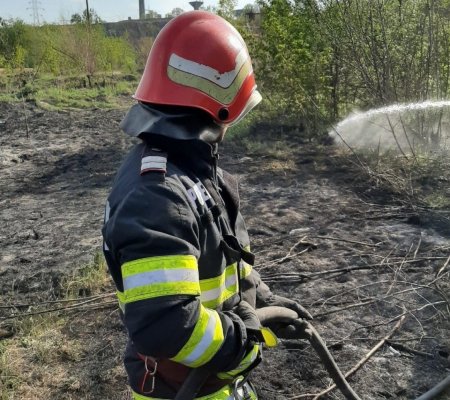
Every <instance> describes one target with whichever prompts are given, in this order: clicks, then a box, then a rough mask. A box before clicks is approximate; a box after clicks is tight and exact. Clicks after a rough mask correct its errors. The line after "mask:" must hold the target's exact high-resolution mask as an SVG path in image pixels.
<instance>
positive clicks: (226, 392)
mask: <svg viewBox="0 0 450 400" xmlns="http://www.w3.org/2000/svg"><path fill="white" fill-rule="evenodd" d="M249 389H250V388H249ZM249 395H250V399H251V400H257V396H256V393H255V392H253V390H251V389H250V390H249ZM132 396H133V400H165V399H160V398H159V397H147V396H143V395H141V394H139V393H136V392H132ZM195 400H237V399H236V398H235V397H234V395H233V389H232V388H231V387H230V386H229V385H227V386H225V387H223V388H222V389H220V390H218V391H217V392H214V393H211V394H208V395H206V396H202V397H196V398H195Z"/></svg>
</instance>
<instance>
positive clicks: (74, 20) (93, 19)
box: [70, 8, 103, 24]
mask: <svg viewBox="0 0 450 400" xmlns="http://www.w3.org/2000/svg"><path fill="white" fill-rule="evenodd" d="M88 17H89V22H90V23H91V24H100V23H102V22H103V21H102V19H101V18H100V17H99V16H98V14H97V12H96V11H95V10H94V9H93V8H90V9H89V16H88V14H87V12H86V10H84V11H83V12H82V13H81V14H78V13H77V14H72V16H71V17H70V23H71V24H85V23H86V22H88Z"/></svg>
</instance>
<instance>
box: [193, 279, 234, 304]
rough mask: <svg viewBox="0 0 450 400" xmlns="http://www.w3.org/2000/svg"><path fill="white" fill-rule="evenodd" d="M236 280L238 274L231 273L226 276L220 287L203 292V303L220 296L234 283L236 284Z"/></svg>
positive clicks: (201, 296)
mask: <svg viewBox="0 0 450 400" xmlns="http://www.w3.org/2000/svg"><path fill="white" fill-rule="evenodd" d="M236 282H237V277H236V275H231V276H229V277H228V278H226V280H225V284H223V285H221V286H220V287H218V288H216V289H211V290H206V291H204V292H202V294H201V295H200V298H201V301H202V303H203V302H206V301H210V300H215V299H218V298H220V295H221V294H222V293H223V292H224V291H225V289H226V288H229V287H230V286H232V285H235V284H236Z"/></svg>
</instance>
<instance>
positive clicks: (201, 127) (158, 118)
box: [120, 103, 220, 140]
mask: <svg viewBox="0 0 450 400" xmlns="http://www.w3.org/2000/svg"><path fill="white" fill-rule="evenodd" d="M120 127H121V128H122V130H123V131H124V132H125V133H126V134H128V135H130V136H132V137H142V136H146V135H148V134H152V135H160V136H164V137H167V138H171V139H177V140H193V139H198V138H200V137H201V136H203V137H208V136H213V137H214V136H217V135H218V134H219V133H220V132H219V131H220V127H219V126H218V125H216V124H215V123H214V122H213V120H212V119H208V118H205V114H204V112H202V111H201V110H195V109H189V108H186V107H163V106H156V105H151V104H144V103H137V104H135V105H133V106H132V107H131V108H130V109H129V110H128V112H127V114H126V115H125V117H124V119H123V120H122V122H121V123H120Z"/></svg>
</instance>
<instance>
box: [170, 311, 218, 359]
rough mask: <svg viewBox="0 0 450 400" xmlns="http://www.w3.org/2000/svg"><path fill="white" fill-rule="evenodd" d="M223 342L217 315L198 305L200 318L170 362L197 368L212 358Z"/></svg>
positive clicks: (215, 312)
mask: <svg viewBox="0 0 450 400" xmlns="http://www.w3.org/2000/svg"><path fill="white" fill-rule="evenodd" d="M223 340H224V336H223V329H222V321H221V320H220V317H219V314H218V313H217V311H214V310H209V309H207V308H205V307H203V306H202V305H200V317H199V319H198V321H197V323H196V325H195V328H194V331H193V332H192V335H191V337H190V338H189V340H188V341H187V343H186V344H185V345H184V346H183V348H182V349H181V350H180V351H179V352H178V354H177V355H176V356H175V357H173V358H171V360H172V361H176V362H179V363H181V364H184V365H187V366H188V367H191V368H196V367H199V366H201V365H203V364H206V363H207V362H208V361H209V360H211V358H213V356H214V354H216V353H217V351H218V350H219V349H220V347H221V346H222V343H223Z"/></svg>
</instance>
